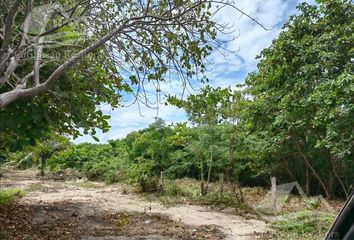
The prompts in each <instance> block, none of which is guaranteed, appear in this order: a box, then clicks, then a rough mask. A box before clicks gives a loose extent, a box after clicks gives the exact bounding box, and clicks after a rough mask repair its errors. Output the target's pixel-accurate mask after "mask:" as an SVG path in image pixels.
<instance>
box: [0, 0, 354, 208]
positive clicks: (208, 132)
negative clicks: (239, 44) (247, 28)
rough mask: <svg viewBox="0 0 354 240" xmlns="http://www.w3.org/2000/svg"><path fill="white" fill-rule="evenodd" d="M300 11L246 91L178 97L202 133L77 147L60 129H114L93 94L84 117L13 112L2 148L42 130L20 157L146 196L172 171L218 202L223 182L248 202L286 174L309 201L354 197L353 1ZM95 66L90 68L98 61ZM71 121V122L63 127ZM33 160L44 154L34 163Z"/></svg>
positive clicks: (161, 126)
mask: <svg viewBox="0 0 354 240" xmlns="http://www.w3.org/2000/svg"><path fill="white" fill-rule="evenodd" d="M298 8H299V10H300V14H299V15H297V16H293V17H291V19H290V20H289V22H288V23H287V24H285V26H284V27H283V31H282V33H281V34H280V36H279V37H278V39H276V40H274V41H273V43H272V45H271V46H270V47H269V48H267V49H265V50H264V51H263V52H262V53H261V55H260V56H259V58H260V62H259V64H258V70H257V71H256V72H254V73H251V74H249V76H248V77H247V79H246V82H245V84H243V85H240V86H236V88H225V89H222V88H212V87H209V86H207V87H204V88H202V89H201V91H200V93H198V94H196V95H190V96H189V97H188V98H187V99H184V100H182V99H178V98H176V97H174V96H169V99H168V102H169V104H172V105H175V106H177V107H179V108H183V109H184V110H185V111H186V113H187V116H188V119H189V121H190V123H192V125H188V124H186V123H177V124H175V125H168V126H166V125H165V123H164V121H163V120H162V119H156V121H155V122H154V123H152V124H151V125H150V126H149V127H148V128H146V129H143V130H140V131H135V132H131V133H130V134H128V135H127V136H126V137H125V138H123V139H118V140H111V141H109V143H107V144H88V143H85V144H79V145H72V144H69V143H68V141H67V140H65V138H64V139H63V138H62V137H59V136H57V135H56V134H53V133H52V132H53V129H54V128H55V129H56V130H58V132H59V133H62V131H61V127H60V126H64V125H65V131H64V132H67V133H71V134H73V135H76V134H78V132H77V130H74V129H75V127H80V126H81V127H83V128H84V129H85V130H89V129H91V130H90V131H91V133H92V134H94V129H93V127H100V128H102V129H107V128H108V125H107V122H106V119H107V117H106V116H104V115H103V114H102V112H100V111H91V110H92V109H94V106H95V103H94V102H97V101H100V102H102V101H103V102H104V101H105V99H104V98H100V97H99V95H97V94H96V93H95V92H92V96H95V98H90V97H89V95H87V94H86V93H85V94H84V93H83V96H82V97H79V98H77V100H78V101H80V102H76V100H75V99H76V98H72V97H70V106H69V105H68V107H69V110H70V111H69V112H71V111H75V112H76V114H75V115H71V114H69V115H68V114H64V115H62V116H58V117H57V120H56V121H55V122H52V124H47V123H45V122H43V121H42V120H43V119H42V118H43V117H44V118H46V116H47V115H48V112H47V111H45V112H38V114H39V115H37V111H35V112H33V111H32V113H33V114H30V115H28V116H29V117H31V119H27V118H16V121H12V120H11V119H13V118H14V115H13V114H8V113H9V112H15V110H16V114H19V111H21V114H23V116H27V114H26V113H25V112H23V111H27V110H26V109H33V108H34V106H31V104H32V103H29V104H28V103H26V104H25V103H21V102H18V104H20V105H24V106H26V107H20V106H19V105H16V104H14V105H10V106H9V107H8V108H6V109H5V111H1V112H0V115H1V116H2V121H1V124H2V128H5V131H3V130H2V134H1V136H0V137H1V139H0V140H1V141H2V143H1V147H2V148H3V149H4V148H5V147H6V146H12V147H13V146H14V144H13V143H16V144H19V145H20V144H22V142H20V141H18V139H25V140H28V138H27V137H26V136H25V135H29V136H30V138H31V139H32V141H34V140H35V139H33V138H32V137H33V134H35V132H34V131H37V130H36V129H38V134H39V135H41V136H45V139H46V140H44V141H43V140H37V141H35V142H36V143H37V146H35V147H27V149H25V151H23V152H22V153H21V152H20V153H19V152H17V153H16V154H15V158H17V159H22V160H23V159H24V157H27V158H26V159H28V158H30V159H37V160H38V161H37V162H38V163H41V167H42V172H43V171H44V168H45V165H46V161H47V160H48V166H49V168H50V169H52V170H58V169H62V168H76V169H78V170H80V171H81V172H83V173H84V174H85V175H86V176H87V177H88V178H89V179H91V180H104V181H106V182H109V183H112V182H115V181H118V180H128V181H130V182H133V183H137V184H138V185H139V186H140V187H141V188H142V190H149V189H154V188H156V186H155V185H156V182H157V179H158V178H159V177H160V175H161V172H163V175H164V176H166V177H168V178H172V179H178V178H184V177H189V178H194V179H198V180H200V182H201V184H200V191H201V194H202V195H207V194H208V190H209V189H208V188H209V184H210V182H212V181H215V180H217V179H219V177H220V176H221V175H220V174H222V175H223V177H224V178H225V180H226V181H227V182H230V183H232V184H233V185H234V187H235V189H234V190H235V192H237V198H238V199H240V201H242V192H241V191H240V188H239V187H240V186H241V185H244V186H245V185H263V186H264V185H267V184H269V177H270V176H276V177H277V178H278V181H279V182H289V181H298V182H299V183H300V184H301V185H302V186H303V187H304V189H306V192H307V193H308V194H312V195H315V194H323V195H324V196H326V197H328V198H331V197H345V196H348V194H349V192H350V191H351V190H352V188H353V181H354V155H353V151H354V144H353V143H354V129H353V126H354V99H353V97H354V77H353V62H352V61H353V60H352V56H353V47H352V46H353V41H354V39H353V35H352V29H353V28H354V26H353V21H352V19H353V16H354V7H353V4H352V3H351V2H350V1H339V0H338V1H337V0H333V1H321V2H319V4H318V5H316V6H311V5H309V4H307V3H303V4H300V5H299V7H298ZM87 61H88V62H87V64H89V66H91V65H92V64H93V65H94V64H95V63H96V61H95V60H92V61H93V62H90V61H91V60H90V59H88V60H87ZM95 66H96V67H95V69H94V70H95V72H96V74H98V75H99V76H98V75H97V76H96V77H99V78H105V77H107V76H106V74H107V72H104V71H103V72H102V71H99V69H101V68H103V67H104V66H101V65H95ZM67 74H69V75H68V77H69V78H72V76H74V77H85V76H78V75H77V74H75V73H74V72H70V71H69V72H67ZM70 74H73V75H72V76H71V75H70ZM83 74H84V73H83ZM63 81H65V80H63ZM89 85H91V84H89ZM63 86H64V85H63ZM58 87H60V86H58ZM83 87H84V88H85V89H86V88H87V87H89V86H83ZM107 87H108V88H109V89H111V87H112V86H111V85H107V86H106V85H105V88H104V89H102V91H105V92H106V91H107V92H106V93H105V94H104V95H105V96H107V97H109V99H110V100H112V99H113V98H112V96H113V95H110V94H113V92H111V90H109V89H107ZM95 89H96V90H97V91H98V90H99V89H98V88H95ZM233 89H238V90H233ZM241 89H242V90H241ZM58 91H59V90H58ZM60 91H61V90H60ZM99 91H100V92H101V90H99ZM79 92H80V91H79ZM53 93H55V92H53ZM58 93H59V92H58ZM69 93H70V92H65V94H64V92H63V94H64V95H60V96H59V95H58V96H54V95H55V94H54V95H53V96H50V95H45V96H43V99H42V98H35V99H33V104H40V102H41V101H46V104H48V105H46V104H44V105H41V106H42V107H44V108H46V107H47V106H59V105H60V106H63V104H62V102H60V103H59V102H55V104H54V102H53V104H54V105H53V104H52V103H51V102H50V101H51V99H52V100H54V99H63V98H62V97H65V96H72V95H69ZM83 97H84V99H83ZM87 97H88V98H90V100H87V99H86V98H87ZM96 97H98V98H97V99H96ZM107 100H108V99H107ZM90 101H92V103H89V102H90ZM81 102H86V104H88V105H87V107H89V108H90V109H91V110H90V111H86V110H84V109H82V108H81V111H79V112H77V111H76V108H72V107H74V105H80V106H81ZM68 103H69V102H68ZM57 104H59V105H57ZM64 106H66V105H64ZM85 106H86V105H85ZM40 109H43V108H40ZM50 109H51V110H50V111H52V110H53V111H54V112H57V113H58V114H61V113H59V111H57V110H56V109H52V107H51V108H50ZM41 111H42V110H41ZM64 112H65V113H69V112H68V111H67V110H65V111H64ZM92 113H94V114H93V115H92ZM87 114H89V115H90V118H87V117H88V115H87ZM86 115H87V117H86ZM64 116H65V118H66V116H68V117H69V118H70V119H62V117H64ZM3 117H4V118H3ZM73 117H74V118H75V119H76V118H77V120H78V122H77V123H78V124H79V125H77V124H76V120H75V119H73ZM7 118H8V119H7ZM32 118H33V119H32ZM3 119H5V120H6V121H3ZM41 119H42V120H41ZM83 119H87V121H89V122H91V123H92V124H91V123H86V122H85V121H86V120H85V121H83ZM21 121H25V122H27V123H29V122H32V123H33V124H38V122H39V123H45V127H43V128H42V127H41V126H42V125H36V128H33V127H29V126H31V125H27V129H28V131H30V132H27V130H26V131H22V130H21V129H22V127H25V126H26V125H24V123H21ZM57 121H59V122H57ZM68 122H70V123H71V124H72V125H68V124H67V123H68ZM5 123H6V124H5ZM4 124H5V125H4ZM58 124H59V125H58ZM81 124H83V125H81ZM3 125H4V126H3ZM13 129H14V130H13ZM70 129H72V130H70ZM20 132H21V134H23V135H24V136H25V137H24V138H22V135H21V134H20ZM39 135H38V136H39ZM53 136H54V137H53ZM42 139H43V138H42ZM16 144H15V145H16ZM14 149H16V148H14ZM8 150H9V149H8ZM10 150H11V149H10ZM28 152H34V153H35V154H33V155H31V156H30V157H29V156H28ZM3 153H5V152H3ZM8 156H10V155H8ZM13 156H14V155H12V157H13ZM13 158H14V157H13ZM24 162H26V161H24Z"/></svg>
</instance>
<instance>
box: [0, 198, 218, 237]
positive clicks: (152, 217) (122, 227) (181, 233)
mask: <svg viewBox="0 0 354 240" xmlns="http://www.w3.org/2000/svg"><path fill="white" fill-rule="evenodd" d="M86 204H87V203H84V202H75V203H72V202H66V201H61V202H55V203H44V202H43V203H38V204H20V203H15V204H12V205H0V232H1V234H0V239H8V240H10V239H36V240H39V239H69V240H70V239H89V240H98V239H105V240H108V239H111V240H126V239H129V240H137V239H149V240H170V239H182V240H183V239H186V240H187V239H188V240H189V239H211V240H214V239H215V240H218V239H224V235H223V234H222V233H221V232H220V230H218V229H217V228H216V227H214V226H199V227H192V226H188V225H185V224H182V223H180V222H175V221H172V220H170V219H169V218H168V217H165V216H163V215H158V214H147V213H138V212H129V213H128V212H118V213H109V212H102V211H97V212H95V213H92V212H90V213H86V212H85V211H84V209H87V206H85V205H86Z"/></svg>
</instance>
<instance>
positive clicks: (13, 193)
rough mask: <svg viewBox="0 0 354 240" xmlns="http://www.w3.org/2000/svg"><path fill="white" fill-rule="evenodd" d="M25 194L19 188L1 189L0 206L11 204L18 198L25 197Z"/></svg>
mask: <svg viewBox="0 0 354 240" xmlns="http://www.w3.org/2000/svg"><path fill="white" fill-rule="evenodd" d="M24 195H25V192H24V191H22V190H21V189H17V188H4V189H0V204H6V205H8V204H11V203H13V201H14V200H16V198H19V197H23V196H24Z"/></svg>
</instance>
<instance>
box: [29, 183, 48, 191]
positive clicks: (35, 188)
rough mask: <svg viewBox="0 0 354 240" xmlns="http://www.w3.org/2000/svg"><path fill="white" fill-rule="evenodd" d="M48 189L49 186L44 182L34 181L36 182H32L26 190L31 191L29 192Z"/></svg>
mask: <svg viewBox="0 0 354 240" xmlns="http://www.w3.org/2000/svg"><path fill="white" fill-rule="evenodd" d="M46 190H47V187H46V186H44V185H43V184H40V183H34V184H31V185H30V186H29V187H28V188H27V189H26V191H29V192H44V191H46Z"/></svg>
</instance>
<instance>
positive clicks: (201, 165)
mask: <svg viewBox="0 0 354 240" xmlns="http://www.w3.org/2000/svg"><path fill="white" fill-rule="evenodd" d="M200 193H201V194H202V196H204V195H205V189H204V167H203V160H202V158H200Z"/></svg>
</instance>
